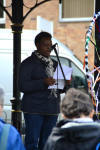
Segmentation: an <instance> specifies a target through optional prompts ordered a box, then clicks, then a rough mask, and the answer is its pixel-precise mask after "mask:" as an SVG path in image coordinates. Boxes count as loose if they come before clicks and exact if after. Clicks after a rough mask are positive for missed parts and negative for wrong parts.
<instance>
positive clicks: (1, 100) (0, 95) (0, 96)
mask: <svg viewBox="0 0 100 150" xmlns="http://www.w3.org/2000/svg"><path fill="white" fill-rule="evenodd" d="M3 103H4V90H3V88H1V87H0V105H2V106H3Z"/></svg>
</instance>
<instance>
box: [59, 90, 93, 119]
mask: <svg viewBox="0 0 100 150" xmlns="http://www.w3.org/2000/svg"><path fill="white" fill-rule="evenodd" d="M60 109H61V112H62V113H63V114H64V116H65V117H67V118H69V119H72V118H79V117H80V115H82V114H84V115H85V116H88V115H89V114H90V112H91V111H92V110H93V109H94V107H93V103H92V99H91V98H90V96H89V95H88V94H86V93H84V92H82V91H80V90H78V89H74V88H70V89H69V90H68V91H67V93H66V94H65V96H64V99H63V100H62V101H61V104H60Z"/></svg>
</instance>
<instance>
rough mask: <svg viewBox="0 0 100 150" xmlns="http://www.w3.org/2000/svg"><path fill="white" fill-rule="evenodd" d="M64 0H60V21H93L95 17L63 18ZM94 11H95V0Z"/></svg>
mask: <svg viewBox="0 0 100 150" xmlns="http://www.w3.org/2000/svg"><path fill="white" fill-rule="evenodd" d="M62 9H63V8H62V0H59V22H84V21H85V22H88V21H91V20H92V18H93V17H84V18H63V17H62ZM94 12H95V0H94Z"/></svg>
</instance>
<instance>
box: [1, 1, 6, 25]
mask: <svg viewBox="0 0 100 150" xmlns="http://www.w3.org/2000/svg"><path fill="white" fill-rule="evenodd" d="M5 4H6V0H3V6H5ZM0 8H1V7H0ZM5 23H6V14H5V12H4V11H3V17H2V18H0V24H5Z"/></svg>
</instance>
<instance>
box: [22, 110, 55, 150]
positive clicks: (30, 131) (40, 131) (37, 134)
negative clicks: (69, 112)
mask: <svg viewBox="0 0 100 150" xmlns="http://www.w3.org/2000/svg"><path fill="white" fill-rule="evenodd" d="M24 118H25V126H26V130H25V146H26V150H43V147H44V145H45V142H46V140H47V138H48V136H49V135H50V133H51V131H52V128H53V127H54V126H55V125H56V121H57V116H53V115H39V114H28V113H25V114H24Z"/></svg>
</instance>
